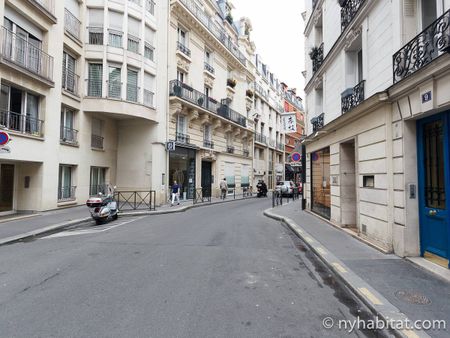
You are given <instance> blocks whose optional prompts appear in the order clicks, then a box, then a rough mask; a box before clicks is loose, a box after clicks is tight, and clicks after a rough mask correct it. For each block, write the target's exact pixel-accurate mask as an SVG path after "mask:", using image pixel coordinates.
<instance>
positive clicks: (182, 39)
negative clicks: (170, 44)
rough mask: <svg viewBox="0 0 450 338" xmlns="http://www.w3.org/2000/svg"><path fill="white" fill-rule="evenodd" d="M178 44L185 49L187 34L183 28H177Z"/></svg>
mask: <svg viewBox="0 0 450 338" xmlns="http://www.w3.org/2000/svg"><path fill="white" fill-rule="evenodd" d="M177 32H178V42H179V43H180V44H182V45H183V46H185V47H187V33H186V31H185V30H184V29H183V28H180V27H178V30H177Z"/></svg>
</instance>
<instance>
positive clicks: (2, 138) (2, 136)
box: [0, 131, 11, 146]
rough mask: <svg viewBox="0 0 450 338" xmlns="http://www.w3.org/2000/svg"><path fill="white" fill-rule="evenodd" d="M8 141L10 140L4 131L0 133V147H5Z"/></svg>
mask: <svg viewBox="0 0 450 338" xmlns="http://www.w3.org/2000/svg"><path fill="white" fill-rule="evenodd" d="M10 140H11V138H10V137H9V134H8V133H7V132H6V131H0V146H4V145H7V144H8V142H9V141H10Z"/></svg>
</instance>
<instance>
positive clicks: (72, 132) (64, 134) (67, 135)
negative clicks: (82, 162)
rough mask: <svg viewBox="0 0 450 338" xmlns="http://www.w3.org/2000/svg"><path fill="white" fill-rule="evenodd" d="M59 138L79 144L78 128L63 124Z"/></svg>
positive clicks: (62, 140)
mask: <svg viewBox="0 0 450 338" xmlns="http://www.w3.org/2000/svg"><path fill="white" fill-rule="evenodd" d="M59 139H60V141H61V142H64V143H69V144H78V130H76V129H73V128H69V127H65V126H61V132H60V136H59Z"/></svg>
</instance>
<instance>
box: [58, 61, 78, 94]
mask: <svg viewBox="0 0 450 338" xmlns="http://www.w3.org/2000/svg"><path fill="white" fill-rule="evenodd" d="M79 82H80V77H79V76H78V75H77V74H75V73H74V72H73V71H71V70H70V69H68V68H66V67H63V70H62V88H63V89H64V90H67V91H68V92H70V93H72V94H74V95H77V96H78V84H79Z"/></svg>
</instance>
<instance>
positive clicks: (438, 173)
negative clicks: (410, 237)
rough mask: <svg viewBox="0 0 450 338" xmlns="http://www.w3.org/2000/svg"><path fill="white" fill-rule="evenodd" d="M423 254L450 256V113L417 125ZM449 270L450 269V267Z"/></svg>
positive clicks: (421, 121) (430, 118) (433, 117)
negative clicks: (449, 197) (449, 196)
mask: <svg viewBox="0 0 450 338" xmlns="http://www.w3.org/2000/svg"><path fill="white" fill-rule="evenodd" d="M417 132H418V133H417V135H418V140H417V144H418V172H419V214H420V246H421V247H420V251H421V255H422V256H423V255H424V254H425V253H431V254H434V255H437V256H440V257H442V258H444V259H447V260H448V259H449V255H450V219H449V218H450V213H449V207H450V201H449V199H448V197H447V195H449V194H450V135H449V134H450V112H445V113H440V114H437V115H433V116H431V117H428V118H425V119H422V120H419V121H418V122H417ZM449 268H450V266H449Z"/></svg>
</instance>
